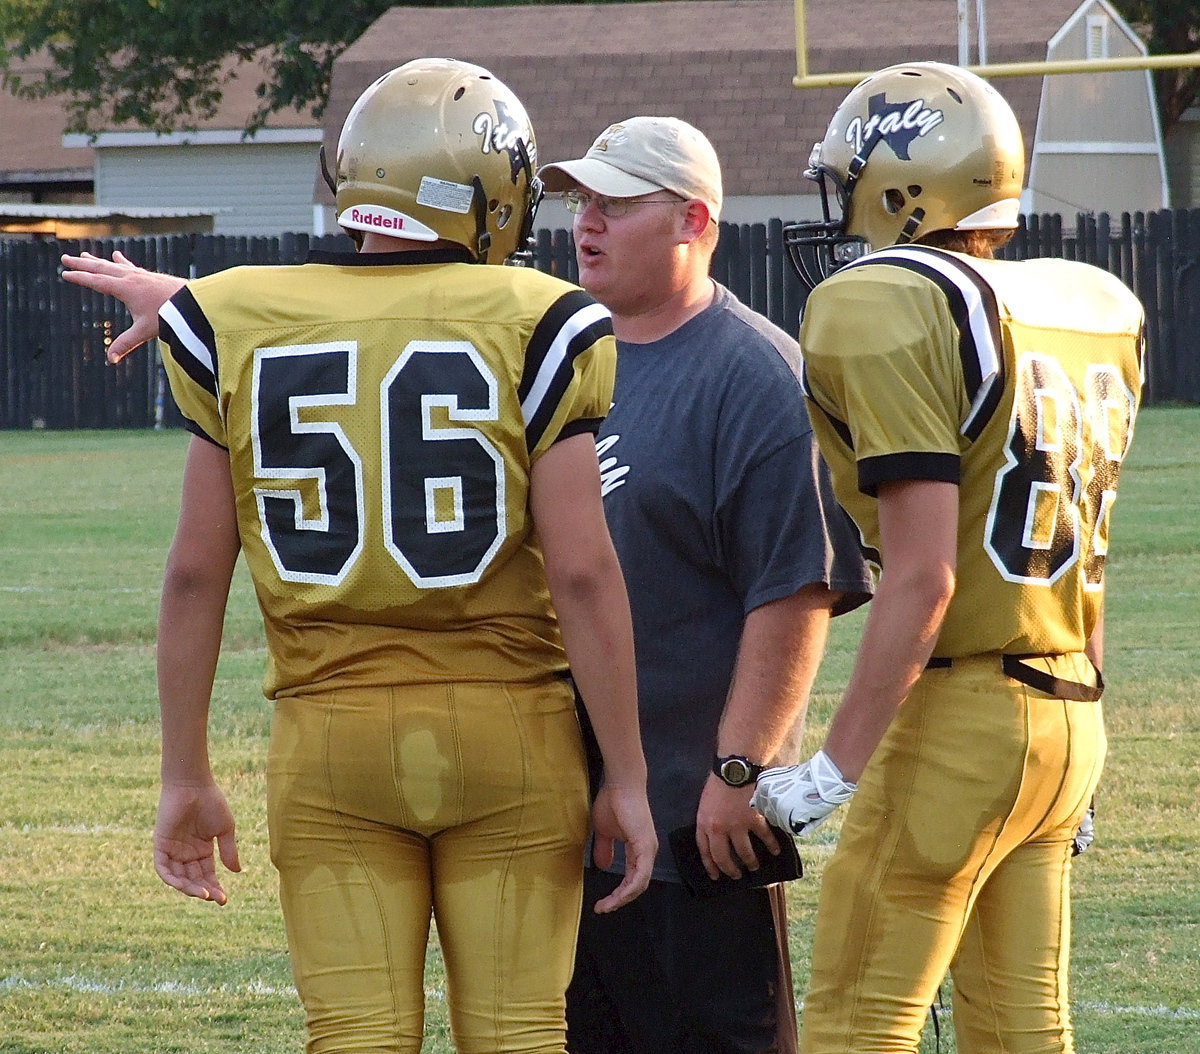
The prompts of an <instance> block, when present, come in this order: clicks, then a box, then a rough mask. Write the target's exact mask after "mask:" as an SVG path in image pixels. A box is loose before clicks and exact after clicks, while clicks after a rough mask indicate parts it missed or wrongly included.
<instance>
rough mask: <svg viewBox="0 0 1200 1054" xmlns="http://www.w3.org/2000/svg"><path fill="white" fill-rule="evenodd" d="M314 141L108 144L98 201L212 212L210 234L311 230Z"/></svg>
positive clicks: (102, 153)
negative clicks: (217, 143)
mask: <svg viewBox="0 0 1200 1054" xmlns="http://www.w3.org/2000/svg"><path fill="white" fill-rule="evenodd" d="M317 150H318V145H317V144H316V143H270V144H249V143H237V144H227V145H212V146H209V145H197V144H190V145H180V146H159V147H153V148H147V147H105V148H104V149H102V150H98V151H97V152H96V155H97V156H96V204H97V205H104V206H114V205H126V206H131V205H137V206H142V207H154V206H163V207H171V208H193V207H199V208H204V209H212V210H214V212H215V216H214V223H213V233H215V234H229V235H273V234H283V233H287V232H311V231H312V227H313V204H312V194H313V175H314V172H315V171H316V169H317Z"/></svg>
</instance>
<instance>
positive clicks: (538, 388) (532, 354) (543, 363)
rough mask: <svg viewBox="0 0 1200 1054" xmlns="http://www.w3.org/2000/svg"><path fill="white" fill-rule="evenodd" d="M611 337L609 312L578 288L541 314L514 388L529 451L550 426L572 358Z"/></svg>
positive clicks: (570, 377) (572, 367) (568, 382)
mask: <svg viewBox="0 0 1200 1054" xmlns="http://www.w3.org/2000/svg"><path fill="white" fill-rule="evenodd" d="M611 335H612V316H611V315H610V314H609V312H608V309H607V308H605V307H603V306H601V305H600V304H598V303H597V302H596V301H595V300H593V299H592V297H591V296H590V295H589V294H587V293H585V292H584V291H583V290H582V289H574V290H571V291H570V292H568V293H564V294H563V295H562V296H561V297H559V298H558V299H557V300H556V301H555V302H554V303H553V304H551V305H550V307H549V309H548V310H547V311H546V313H545V314H544V315H542V317H541V319H540V320H539V321H538V323H537V325H536V326H535V327H534V330H533V334H532V335H531V336H530V338H529V343H528V345H527V346H526V349H525V366H524V369H523V371H522V374H521V380H520V383H519V385H518V388H517V397H518V398H519V399H520V401H521V414H522V417H523V418H524V420H525V437H526V445H527V447H528V449H530V450H533V449H534V448H535V447H536V446H537V445H538V443H539V442H540V441H541V439H542V436H543V434H544V433H545V430H546V428H547V427H549V424H550V421H551V420H552V419H553V417H554V413H555V411H556V409H557V407H558V405H559V403H560V401H561V399H562V397H563V395H564V393H565V392H566V391H567V389H568V388H569V387H570V385H571V381H572V380H573V378H574V376H575V360H576V359H577V358H578V357H579V356H580V355H582V354H583V353H584V352H585V351H587V350H588V349H589V348H591V347H592V346H593V345H594V344H595V343H596V342H597V341H598V340H600V339H601V338H602V337H606V336H611Z"/></svg>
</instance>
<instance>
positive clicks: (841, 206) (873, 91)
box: [784, 62, 1025, 288]
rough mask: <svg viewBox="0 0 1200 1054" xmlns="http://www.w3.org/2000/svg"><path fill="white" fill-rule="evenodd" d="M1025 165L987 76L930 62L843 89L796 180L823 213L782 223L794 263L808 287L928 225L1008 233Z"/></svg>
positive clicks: (1004, 106) (1013, 126)
mask: <svg viewBox="0 0 1200 1054" xmlns="http://www.w3.org/2000/svg"><path fill="white" fill-rule="evenodd" d="M1024 170H1025V150H1024V143H1023V140H1022V137H1021V130H1020V126H1019V125H1018V123H1017V119H1016V117H1015V115H1014V114H1013V112H1012V109H1011V108H1010V107H1009V105H1008V103H1007V102H1005V100H1004V99H1003V97H1002V96H1001V95H1000V94H999V93H998V92H997V91H996V90H995V89H994V88H992V86H991V85H989V84H988V83H987V82H986V81H984V80H983V79H982V78H980V77H977V76H976V75H975V74H973V73H969V72H968V71H967V70H964V69H962V68H961V67H958V66H950V65H946V64H944V63H938V62H910V63H903V64H901V65H898V66H890V67H888V68H887V69H885V70H881V71H880V72H879V73H876V74H873V75H872V76H870V77H868V78H866V79H865V80H863V81H861V82H860V83H859V84H858V85H857V86H856V87H855V88H854V89H852V90H851V92H850V93H849V94H848V95H847V96H846V98H845V100H844V101H843V102H842V104H841V106H839V107H838V109H837V112H836V113H835V114H834V116H833V119H832V120H831V121H830V123H829V127H828V129H827V131H826V133H825V137H824V139H823V140H822V141H821V142H820V143H818V144H817V145H816V146H815V147H814V148H813V153H812V157H811V158H810V161H809V166H808V168H807V169H806V171H805V173H804V174H805V177H806V178H808V179H811V180H813V181H815V182H816V183H817V185H818V189H819V192H820V197H821V209H822V213H823V216H824V218H823V219H822V220H818V221H815V222H802V223H794V224H789V225H788V226H786V227H785V228H784V241H785V244H786V246H787V249H788V253H789V256H790V258H791V261H792V264H793V266H794V267H795V268H796V271H797V273H798V274H799V275H800V278H801V280H802V281H803V282H804V283H805V285H807V286H809V288H811V287H812V286H813V285H815V284H816V282H818V281H820V280H821V279H822V278H824V277H827V276H828V275H829V274H831V273H832V272H833V271H834V270H836V269H837V268H838V267H841V266H843V265H844V264H846V263H849V262H850V261H851V260H853V259H856V258H857V257H858V256H861V255H863V253H865V252H870V251H872V250H874V249H882V248H885V247H887V246H889V245H902V244H904V243H906V242H912V241H918V240H920V239H921V238H923V237H924V236H925V235H927V234H930V233H932V232H933V231H936V230H945V229H951V230H978V229H994V228H1009V229H1011V228H1014V227H1016V225H1017V217H1018V213H1019V209H1020V194H1021V183H1022V179H1023V177H1024ZM831 192H832V193H831ZM831 198H832V200H831ZM835 205H836V207H837V210H838V211H837V214H836V215H835V214H834V212H833V209H834V206H835Z"/></svg>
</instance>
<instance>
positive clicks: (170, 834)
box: [154, 783, 242, 904]
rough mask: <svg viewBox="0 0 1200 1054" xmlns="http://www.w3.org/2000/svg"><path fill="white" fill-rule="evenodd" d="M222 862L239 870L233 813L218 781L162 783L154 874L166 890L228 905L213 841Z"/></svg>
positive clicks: (155, 830) (155, 835) (230, 867)
mask: <svg viewBox="0 0 1200 1054" xmlns="http://www.w3.org/2000/svg"><path fill="white" fill-rule="evenodd" d="M214 840H215V841H216V843H217V848H218V849H219V851H220V854H221V863H223V864H224V865H225V866H226V867H227V868H228V869H229V870H230V871H241V869H242V866H241V864H240V863H239V862H238V851H237V839H236V837H235V836H234V823H233V813H232V812H231V811H230V809H229V805H228V804H227V803H226V801H225V795H224V794H222V793H221V789H220V788H219V787H218V786H217V785H216V784H215V783H208V784H205V785H202V786H196V785H195V784H177V783H164V784H163V788H162V792H161V794H160V795H159V799H158V819H157V820H156V822H155V824H154V870H155V871H157V872H158V877H159V878H161V879H162V880H163V881H164V882H165V883H166V884H167V885H168V886H171V887H172V888H173V889H177V890H179V892H181V893H185V894H187V896H189V897H197V898H199V899H200V900H211V901H213V902H214V903H216V904H224V903H225V902H226V901H227V900H228V899H229V897H228V896H227V895H226V893H225V889H224V888H223V887H222V885H221V882H220V879H218V878H217V866H216V860H215V859H214V856H213V841H214Z"/></svg>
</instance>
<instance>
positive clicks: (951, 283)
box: [849, 245, 1004, 441]
mask: <svg viewBox="0 0 1200 1054" xmlns="http://www.w3.org/2000/svg"><path fill="white" fill-rule="evenodd" d="M873 265H890V266H892V267H902V268H904V269H905V270H908V271H912V272H913V273H915V274H919V275H922V276H923V277H925V278H927V279H928V280H929V281H931V282H933V283H934V285H936V286H937V287H938V289H940V290H941V291H942V293H943V295H944V296H945V297H946V303H947V305H948V307H949V309H950V314H951V317H952V318H953V319H954V322H955V325H956V326H957V327H958V332H959V343H958V354H959V358H960V360H961V362H962V370H963V381H964V384H965V386H966V392H967V399H968V401H969V402H970V404H971V408H970V411H969V412H968V414H967V416H966V418H965V420H963V421H962V423H961V424H960V426H959V431H960V432H961V433H962V435H963V436H965V437H966V438H967V439H969V440H972V441H974V440H975V439H977V438H978V437H979V435H980V433H981V432H982V431H983V429H984V427H985V426H986V425H987V423H988V421H989V419H990V418H991V416H992V414H993V413H995V410H996V407H997V406H998V405H999V403H1000V399H1001V396H1002V395H1003V392H1004V356H1003V353H1002V349H1003V347H1004V339H1003V337H1002V335H1001V327H1000V309H999V305H998V303H997V301H996V294H995V292H994V291H993V289H992V287H991V285H989V284H988V282H987V280H986V279H985V278H984V277H983V276H982V275H981V274H979V272H978V271H976V270H975V268H973V267H972V266H971V265H970V262H969V260H968V259H967V258H963V257H960V256H957V255H953V254H950V253H946V252H942V251H941V250H939V249H934V248H931V247H928V246H920V245H908V246H893V247H892V248H889V249H881V250H880V251H879V252H876V253H871V254H870V255H868V256H864V257H863V258H862V259H861V260H857V261H855V262H854V263H852V264H850V265H849V266H850V267H868V266H873Z"/></svg>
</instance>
